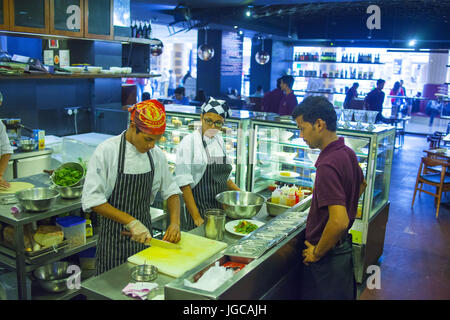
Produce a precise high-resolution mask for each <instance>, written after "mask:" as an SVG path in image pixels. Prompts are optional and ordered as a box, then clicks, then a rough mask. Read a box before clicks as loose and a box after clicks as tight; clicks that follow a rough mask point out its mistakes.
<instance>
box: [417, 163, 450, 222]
mask: <svg viewBox="0 0 450 320" xmlns="http://www.w3.org/2000/svg"><path fill="white" fill-rule="evenodd" d="M449 166H450V163H448V162H447V161H444V160H441V159H433V158H430V157H422V161H421V162H420V167H419V172H418V173H417V179H416V186H415V187H414V196H413V199H412V204H411V207H412V206H414V200H415V199H416V193H417V190H419V193H420V192H425V193H427V194H429V195H432V196H433V197H434V198H435V200H434V205H435V206H436V218H438V216H439V207H440V205H441V197H442V193H443V192H447V191H450V176H448V175H446V174H445V172H446V169H447V167H449ZM426 167H441V171H440V172H438V173H426V170H424V169H425V168H426ZM419 184H420V186H419ZM424 184H428V185H431V186H434V187H436V193H432V192H430V191H427V190H424V189H423V185H424Z"/></svg>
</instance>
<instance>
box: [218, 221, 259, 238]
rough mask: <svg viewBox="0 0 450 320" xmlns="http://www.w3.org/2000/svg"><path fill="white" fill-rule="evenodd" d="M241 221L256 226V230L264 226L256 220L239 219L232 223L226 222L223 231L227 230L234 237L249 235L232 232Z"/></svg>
mask: <svg viewBox="0 0 450 320" xmlns="http://www.w3.org/2000/svg"><path fill="white" fill-rule="evenodd" d="M243 220H245V221H248V222H250V223H253V224H256V225H257V226H258V228H259V227H261V226H263V225H264V222H261V221H258V220H250V219H240V220H233V221H230V222H227V223H226V224H225V230H227V231H228V232H229V233H232V234H234V235H236V236H241V237H243V236H246V235H248V234H250V233H240V232H236V231H234V227H235V226H237V225H238V224H239V223H241V221H243Z"/></svg>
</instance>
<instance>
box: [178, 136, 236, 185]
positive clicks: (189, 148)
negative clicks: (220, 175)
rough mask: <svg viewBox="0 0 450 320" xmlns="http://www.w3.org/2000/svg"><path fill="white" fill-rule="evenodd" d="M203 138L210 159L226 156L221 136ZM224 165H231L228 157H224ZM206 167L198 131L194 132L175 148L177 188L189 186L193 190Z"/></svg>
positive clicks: (204, 154) (206, 159) (206, 158)
mask: <svg viewBox="0 0 450 320" xmlns="http://www.w3.org/2000/svg"><path fill="white" fill-rule="evenodd" d="M203 138H204V141H205V142H206V148H207V149H208V152H209V155H210V156H211V157H212V158H219V157H223V155H224V154H226V149H225V142H224V140H223V138H222V136H220V135H219V134H217V135H215V136H214V137H212V138H209V137H206V136H204V137H203ZM226 163H229V164H231V163H232V160H231V158H230V157H229V156H227V157H226ZM207 165H208V157H207V155H206V150H205V148H204V147H203V143H202V136H201V133H200V131H199V130H196V131H194V132H192V133H190V134H188V135H187V136H185V137H184V138H183V140H181V142H180V144H179V145H178V146H177V150H176V165H175V179H176V182H177V184H178V186H180V187H183V186H186V185H188V184H189V185H190V186H191V188H194V187H195V186H196V185H197V184H198V183H199V182H200V180H201V179H202V177H203V175H204V174H205V171H206V166H207ZM229 178H231V174H230V177H229Z"/></svg>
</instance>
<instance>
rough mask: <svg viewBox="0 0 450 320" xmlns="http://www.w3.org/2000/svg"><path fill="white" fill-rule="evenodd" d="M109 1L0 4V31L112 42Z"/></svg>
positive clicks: (19, 0) (15, 0)
mask: <svg viewBox="0 0 450 320" xmlns="http://www.w3.org/2000/svg"><path fill="white" fill-rule="evenodd" d="M113 10H114V2H113V0H95V1H94V0H91V1H89V0H0V30H8V31H15V32H26V33H39V34H49V35H58V36H68V37H80V38H83V37H84V38H90V39H101V40H112V39H113V35H114V26H113V14H114V11H113Z"/></svg>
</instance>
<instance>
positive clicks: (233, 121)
mask: <svg viewBox="0 0 450 320" xmlns="http://www.w3.org/2000/svg"><path fill="white" fill-rule="evenodd" d="M165 108H166V117H167V118H166V121H167V125H166V132H165V133H164V135H163V138H161V140H160V141H159V143H158V146H159V147H160V148H161V149H162V150H163V152H164V153H165V155H166V157H167V161H168V163H169V169H170V170H171V171H172V172H174V171H175V161H176V147H177V145H178V144H179V143H180V142H181V140H183V138H184V137H185V136H186V135H188V134H189V133H191V132H193V131H194V130H198V129H200V127H201V122H200V115H201V110H200V108H198V107H194V106H184V105H166V107H165ZM256 116H257V115H256V114H254V113H252V112H247V111H242V110H232V117H231V118H229V119H226V121H225V124H224V126H223V128H222V130H221V131H220V132H219V134H221V135H222V137H223V139H224V142H225V147H226V152H227V156H228V157H230V159H232V161H233V163H232V167H233V170H232V179H233V180H234V181H235V183H236V185H237V186H238V187H239V188H241V190H246V185H245V184H246V175H247V165H246V164H247V158H248V154H247V150H248V126H249V122H250V120H249V118H250V117H256Z"/></svg>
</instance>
